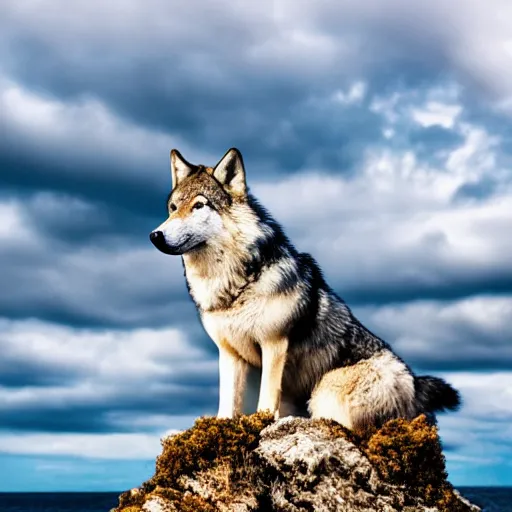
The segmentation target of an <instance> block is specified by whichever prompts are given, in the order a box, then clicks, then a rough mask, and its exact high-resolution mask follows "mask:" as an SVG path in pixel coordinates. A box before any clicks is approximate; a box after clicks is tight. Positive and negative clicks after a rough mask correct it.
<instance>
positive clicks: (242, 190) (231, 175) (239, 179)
mask: <svg viewBox="0 0 512 512" xmlns="http://www.w3.org/2000/svg"><path fill="white" fill-rule="evenodd" d="M213 176H214V177H215V179H216V180H217V181H219V182H220V183H221V184H222V185H223V186H224V188H225V189H226V190H227V191H228V192H229V193H230V194H232V195H235V196H244V195H245V194H246V192H247V185H246V184H245V169H244V161H243V159H242V155H241V154H240V151H238V149H236V148H231V149H230V150H229V151H228V152H227V153H226V154H225V155H224V156H223V157H222V158H221V159H220V162H219V163H218V164H217V165H216V166H215V168H214V169H213Z"/></svg>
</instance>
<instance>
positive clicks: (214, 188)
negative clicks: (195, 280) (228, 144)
mask: <svg viewBox="0 0 512 512" xmlns="http://www.w3.org/2000/svg"><path fill="white" fill-rule="evenodd" d="M171 174H172V191H171V193H170V194H169V198H168V200H167V210H168V213H169V217H168V219H167V220H166V221H165V222H163V223H162V224H161V225H160V226H158V227H157V228H156V229H155V230H154V231H152V232H151V233H150V235H149V238H150V240H151V242H153V244H154V245H155V247H156V248H157V249H159V250H160V251H162V252H164V253H166V254H185V253H190V252H192V251H199V250H200V249H201V248H204V247H205V246H207V245H208V244H211V243H215V242H216V241H218V240H219V239H221V238H222V237H223V234H224V233H226V230H225V228H226V226H225V225H224V224H225V221H224V220H225V217H226V215H227V214H228V213H229V210H230V209H231V208H232V206H233V205H234V204H240V203H243V202H244V201H246V198H247V186H246V182H245V170H244V164H243V160H242V155H241V154H240V152H239V151H238V150H237V149H235V148H232V149H230V150H229V151H228V152H227V153H226V154H225V155H224V156H223V157H222V158H221V160H220V162H219V163H218V164H217V165H216V166H215V167H205V166H202V165H193V164H191V163H189V162H187V161H186V160H185V159H184V158H183V157H182V156H181V155H180V153H179V152H178V151H176V150H175V149H173V150H172V151H171Z"/></svg>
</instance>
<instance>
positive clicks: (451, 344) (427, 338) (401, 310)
mask: <svg viewBox="0 0 512 512" xmlns="http://www.w3.org/2000/svg"><path fill="white" fill-rule="evenodd" d="M357 313H358V314H359V315H360V316H361V317H362V318H364V319H365V321H366V323H367V324H369V325H370V326H371V329H372V330H373V331H374V332H377V333H378V334H379V335H380V336H382V337H383V338H384V339H386V340H388V341H390V342H391V344H392V345H393V347H394V348H395V349H396V350H397V351H398V353H399V354H401V355H402V356H403V357H404V358H405V359H406V360H408V361H414V362H415V363H416V364H428V365H429V367H440V366H441V367H442V366H443V365H446V366H459V367H462V366H467V367H478V366H483V367H493V366H494V367H495V366H496V365H500V366H507V365H508V366H510V365H512V345H511V344H510V340H509V338H508V337H507V334H506V333H507V327H508V323H509V319H510V318H511V316H512V297H483V296H482V297H471V298H465V299H461V300H458V301H451V302H437V301H432V300H423V301H415V302H411V303H407V304H400V305H386V306H382V307H375V308H358V309H357ZM461 375H462V374H461ZM466 375H471V374H466ZM500 375H501V374H500ZM460 378H461V379H462V377H460ZM468 380H469V378H468V379H466V380H465V381H464V385H465V386H468V387H469V386H470V383H469V382H468ZM474 382H476V383H479V382H480V383H485V382H486V380H481V379H480V378H479V377H475V379H474ZM478 385H480V384H478ZM484 388H485V386H484V387H483V388H482V389H484Z"/></svg>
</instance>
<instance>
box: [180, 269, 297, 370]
mask: <svg viewBox="0 0 512 512" xmlns="http://www.w3.org/2000/svg"><path fill="white" fill-rule="evenodd" d="M279 271H280V269H279V268H278V266H277V265H275V266H271V267H268V268H266V269H265V270H264V271H263V272H262V273H261V274H260V275H259V276H258V279H255V280H251V279H249V278H248V277H246V276H244V275H243V274H239V273H236V272H230V271H229V268H227V269H226V268H224V269H222V270H221V269H220V268H219V269H218V271H217V272H211V273H210V275H204V274H201V273H200V272H197V271H196V269H195V268H194V266H193V265H189V266H188V267H187V266H186V277H187V283H188V286H189V289H190V293H191V295H192V297H193V298H194V301H195V302H196V305H197V307H198V310H199V312H200V315H201V319H202V322H203V325H204V327H205V329H206V331H207V333H208V335H209V336H210V337H211V338H212V339H213V341H214V342H215V343H216V344H217V345H219V344H221V343H222V344H224V345H228V346H230V347H231V348H232V349H233V351H234V352H236V353H237V354H238V355H239V356H240V357H242V358H243V359H245V360H246V361H247V362H248V363H249V364H251V365H253V366H256V367H260V366H261V350H260V347H261V344H262V343H265V342H272V341H273V340H275V341H278V340H279V339H281V338H282V337H283V335H284V332H285V331H286V328H287V325H288V324H289V323H290V322H291V320H292V317H293V315H294V312H295V310H296V304H297V301H298V300H299V298H300V294H301V289H300V286H297V287H296V289H294V290H289V291H288V292H287V293H273V291H274V289H275V280H276V278H277V277H278V275H279Z"/></svg>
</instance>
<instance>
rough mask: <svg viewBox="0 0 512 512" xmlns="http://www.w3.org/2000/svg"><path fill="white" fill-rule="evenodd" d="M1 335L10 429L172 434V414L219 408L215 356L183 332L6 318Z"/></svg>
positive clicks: (1, 389)
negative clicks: (77, 326) (73, 325)
mask: <svg viewBox="0 0 512 512" xmlns="http://www.w3.org/2000/svg"><path fill="white" fill-rule="evenodd" d="M0 332H1V335H0V346H1V351H2V354H3V357H2V367H3V366H5V369H7V371H6V372H5V371H2V373H1V377H0V384H1V386H0V409H1V411H2V429H4V430H6V429H11V430H12V429H18V430H24V431H27V430H28V431H33V432H37V431H40V432H44V431H46V432H82V433H87V432H121V433H122V432H132V431H133V430H138V431H140V430H150V431H153V430H154V429H155V428H156V427H160V428H163V426H162V425H163V424H166V425H167V426H166V427H165V429H166V430H167V429H169V428H180V425H173V417H174V416H177V417H178V419H179V418H180V417H182V416H183V415H184V414H188V415H189V417H190V416H193V415H197V414H200V413H204V412H205V411H207V410H210V409H212V408H214V407H215V403H216V385H217V379H218V378H217V361H216V358H215V357H214V356H212V355H211V353H210V352H209V351H208V350H205V349H204V347H203V346H202V345H201V344H196V343H194V342H193V340H192V339H191V338H190V336H189V335H187V334H185V333H184V332H183V331H181V330H179V329H176V328H168V329H158V330H156V329H136V330H127V331H120V330H105V329H104V330H98V329H95V330H91V329H72V328H69V327H63V326H60V325H55V324H47V323H42V322H39V321H34V320H32V321H23V322H17V321H12V320H5V319H4V320H2V321H1V322H0ZM9 369H10V370H9ZM27 373H28V374H27ZM137 415H138V416H140V415H144V417H143V419H140V418H139V419H137V418H135V419H133V418H134V416H137ZM179 422H180V424H182V421H181V420H180V421H179Z"/></svg>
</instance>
